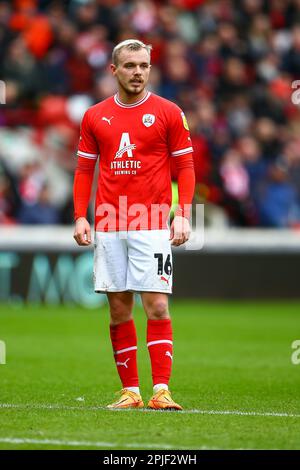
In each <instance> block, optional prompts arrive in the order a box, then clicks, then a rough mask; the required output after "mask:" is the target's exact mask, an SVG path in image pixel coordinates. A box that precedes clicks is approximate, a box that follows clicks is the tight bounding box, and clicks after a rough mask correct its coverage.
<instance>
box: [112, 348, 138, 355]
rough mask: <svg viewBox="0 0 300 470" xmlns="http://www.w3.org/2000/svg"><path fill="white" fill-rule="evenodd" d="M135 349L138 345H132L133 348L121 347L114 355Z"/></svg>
mask: <svg viewBox="0 0 300 470" xmlns="http://www.w3.org/2000/svg"><path fill="white" fill-rule="evenodd" d="M135 349H137V346H132V347H131V348H125V349H120V351H115V352H114V355H115V356H116V355H117V354H121V353H123V352H127V351H134V350H135Z"/></svg>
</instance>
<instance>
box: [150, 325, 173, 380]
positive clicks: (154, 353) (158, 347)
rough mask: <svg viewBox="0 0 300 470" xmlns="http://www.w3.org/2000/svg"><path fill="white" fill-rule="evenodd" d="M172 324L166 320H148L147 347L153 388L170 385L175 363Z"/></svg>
mask: <svg viewBox="0 0 300 470" xmlns="http://www.w3.org/2000/svg"><path fill="white" fill-rule="evenodd" d="M172 339H173V335H172V323H171V320H170V319H166V320H148V328H147V346H148V350H149V354H150V360H151V367H152V379H153V386H154V385H157V384H166V385H168V383H169V379H170V375H171V369H172V361H173V341H172Z"/></svg>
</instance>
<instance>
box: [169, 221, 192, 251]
mask: <svg viewBox="0 0 300 470" xmlns="http://www.w3.org/2000/svg"><path fill="white" fill-rule="evenodd" d="M190 235H191V226H190V223H189V221H188V219H187V218H186V217H181V216H180V215H176V216H175V217H174V220H173V222H172V224H171V231H170V240H172V241H171V245H173V246H180V245H183V243H185V242H186V241H188V239H189V238H190Z"/></svg>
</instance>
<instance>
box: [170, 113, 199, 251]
mask: <svg viewBox="0 0 300 470" xmlns="http://www.w3.org/2000/svg"><path fill="white" fill-rule="evenodd" d="M172 108H173V109H172V110H171V112H170V113H169V137H168V145H169V151H170V155H171V158H172V159H174V162H175V165H176V167H177V170H178V197H179V204H178V208H177V210H176V212H175V217H174V220H173V222H172V224H171V231H170V240H172V241H171V244H172V245H174V246H179V245H182V244H183V243H185V242H186V241H187V240H188V239H189V237H190V234H191V227H190V222H189V217H190V209H191V204H192V200H193V196H194V191H195V172H194V162H193V157H192V152H193V147H192V142H191V137H190V132H189V127H188V123H187V120H186V118H185V115H184V113H183V112H182V111H181V109H180V108H178V106H176V105H172Z"/></svg>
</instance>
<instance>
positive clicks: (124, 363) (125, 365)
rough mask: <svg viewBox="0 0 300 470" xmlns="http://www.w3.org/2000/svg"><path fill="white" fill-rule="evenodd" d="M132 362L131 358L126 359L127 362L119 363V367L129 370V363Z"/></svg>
mask: <svg viewBox="0 0 300 470" xmlns="http://www.w3.org/2000/svg"><path fill="white" fill-rule="evenodd" d="M128 361H130V357H129V358H128V359H126V361H125V362H117V366H124V367H125V368H126V369H128V365H127V362H128Z"/></svg>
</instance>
